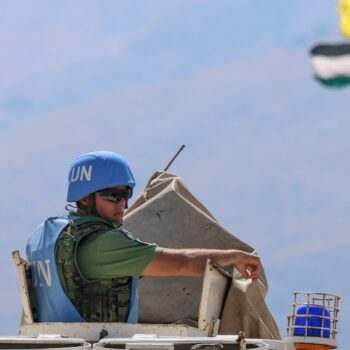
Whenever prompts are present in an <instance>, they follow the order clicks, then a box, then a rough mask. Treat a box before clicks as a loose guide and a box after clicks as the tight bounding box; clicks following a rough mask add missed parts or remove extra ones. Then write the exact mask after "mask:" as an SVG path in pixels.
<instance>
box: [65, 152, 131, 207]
mask: <svg viewBox="0 0 350 350" xmlns="http://www.w3.org/2000/svg"><path fill="white" fill-rule="evenodd" d="M113 186H128V187H130V189H131V191H132V189H133V188H134V187H135V179H134V176H133V174H132V172H131V170H130V167H129V165H128V163H127V162H126V160H125V159H124V158H123V157H122V156H121V155H119V154H117V153H114V152H107V151H98V152H91V153H86V154H83V155H82V156H80V157H79V158H77V159H76V160H75V161H74V162H73V163H72V164H71V166H70V169H69V175H68V193H67V202H77V201H79V200H80V199H82V198H84V197H86V196H88V195H89V194H91V193H93V192H96V191H99V190H102V189H104V188H109V187H113Z"/></svg>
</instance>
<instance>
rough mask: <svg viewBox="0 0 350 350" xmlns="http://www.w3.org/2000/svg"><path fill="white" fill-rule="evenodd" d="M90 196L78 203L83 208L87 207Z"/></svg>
mask: <svg viewBox="0 0 350 350" xmlns="http://www.w3.org/2000/svg"><path fill="white" fill-rule="evenodd" d="M90 199H91V198H90V196H86V197H84V198H82V199H81V200H80V201H78V203H81V204H82V205H83V206H87V205H88V204H89V203H90Z"/></svg>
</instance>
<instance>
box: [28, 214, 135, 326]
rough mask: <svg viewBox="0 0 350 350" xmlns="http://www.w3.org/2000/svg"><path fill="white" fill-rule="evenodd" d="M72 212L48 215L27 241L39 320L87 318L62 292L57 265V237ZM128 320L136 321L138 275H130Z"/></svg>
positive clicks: (79, 319) (53, 320)
mask: <svg viewBox="0 0 350 350" xmlns="http://www.w3.org/2000/svg"><path fill="white" fill-rule="evenodd" d="M76 218H77V217H75V216H61V217H51V218H48V219H46V220H45V222H44V223H42V224H41V225H39V226H38V227H37V228H36V230H35V231H34V234H33V235H32V236H31V238H30V239H29V241H28V243H27V249H26V253H27V258H28V260H29V263H30V268H31V272H32V283H33V291H34V298H35V302H36V308H37V310H36V311H37V318H38V322H86V321H85V320H84V319H83V318H82V317H81V315H80V314H79V312H78V310H77V309H76V308H75V306H74V305H73V303H72V302H71V301H70V299H69V298H68V296H67V294H66V293H65V291H64V289H63V287H62V285H61V282H60V279H59V276H58V273H57V268H56V257H55V245H56V241H57V238H58V237H59V235H60V234H61V232H62V231H63V230H64V229H65V227H66V226H67V225H68V223H69V221H70V220H74V219H76ZM127 322H128V323H137V322H138V296H137V278H132V291H131V300H130V308H129V315H128V319H127Z"/></svg>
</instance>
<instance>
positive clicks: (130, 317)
mask: <svg viewBox="0 0 350 350" xmlns="http://www.w3.org/2000/svg"><path fill="white" fill-rule="evenodd" d="M68 182H69V185H68V194H67V201H68V202H76V211H72V212H69V213H68V214H67V215H65V216H61V217H50V218H48V219H46V220H45V222H44V223H42V224H41V225H40V226H39V227H37V229H36V230H35V232H34V234H33V236H32V237H31V238H30V239H29V241H28V244H27V257H28V260H29V262H30V266H31V271H32V275H33V287H34V288H33V289H34V295H35V300H36V307H37V310H36V320H37V321H38V322H86V321H88V322H130V323H136V322H137V320H138V306H137V280H138V278H139V277H140V276H200V275H203V273H204V270H205V265H206V261H207V259H212V260H213V261H215V262H217V263H218V264H220V265H223V266H226V265H234V266H235V267H236V268H237V269H238V270H239V271H240V272H241V274H242V276H243V277H244V278H252V279H253V280H255V279H257V278H258V277H259V275H260V273H261V263H260V260H259V257H258V256H256V255H254V254H249V253H245V252H243V251H239V250H233V249H228V250H215V249H169V248H161V247H158V246H157V245H156V244H154V243H145V242H141V241H140V240H138V239H136V238H133V237H132V236H131V235H130V234H129V233H128V232H126V231H124V230H123V229H122V228H121V224H122V219H123V215H124V210H125V208H127V205H128V200H129V199H130V198H131V196H132V194H133V188H134V186H135V180H134V176H133V174H132V172H131V170H130V168H129V165H128V163H127V162H126V160H125V159H124V158H123V157H122V156H120V155H119V154H116V153H113V152H107V151H99V152H92V153H87V154H84V155H82V156H81V157H79V158H77V159H76V160H75V161H74V162H73V163H72V165H71V167H70V171H69V177H68Z"/></svg>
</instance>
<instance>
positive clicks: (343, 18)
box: [338, 0, 350, 37]
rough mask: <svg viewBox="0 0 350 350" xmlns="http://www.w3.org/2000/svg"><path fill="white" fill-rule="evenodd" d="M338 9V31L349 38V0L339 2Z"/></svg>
mask: <svg viewBox="0 0 350 350" xmlns="http://www.w3.org/2000/svg"><path fill="white" fill-rule="evenodd" d="M338 9H339V14H340V31H341V33H342V34H343V35H344V36H346V37H349V36H350V0H339V2H338Z"/></svg>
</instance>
